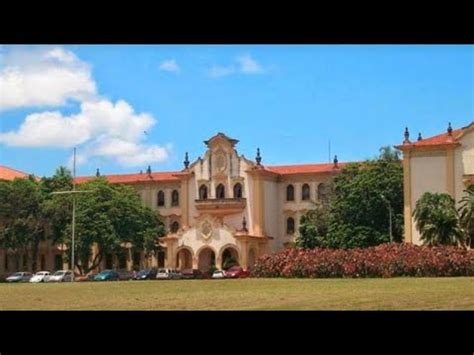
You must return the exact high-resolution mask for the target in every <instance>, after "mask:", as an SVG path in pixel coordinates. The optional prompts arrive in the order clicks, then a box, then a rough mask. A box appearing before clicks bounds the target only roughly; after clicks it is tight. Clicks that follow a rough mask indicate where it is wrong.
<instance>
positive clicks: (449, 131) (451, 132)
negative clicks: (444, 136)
mask: <svg viewBox="0 0 474 355" xmlns="http://www.w3.org/2000/svg"><path fill="white" fill-rule="evenodd" d="M448 135H449V136H452V135H453V127H451V122H449V125H448Z"/></svg>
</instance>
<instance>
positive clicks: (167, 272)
mask: <svg viewBox="0 0 474 355" xmlns="http://www.w3.org/2000/svg"><path fill="white" fill-rule="evenodd" d="M156 278H157V279H160V280H172V279H180V278H181V273H180V272H179V271H178V270H176V269H158V273H157V274H156Z"/></svg>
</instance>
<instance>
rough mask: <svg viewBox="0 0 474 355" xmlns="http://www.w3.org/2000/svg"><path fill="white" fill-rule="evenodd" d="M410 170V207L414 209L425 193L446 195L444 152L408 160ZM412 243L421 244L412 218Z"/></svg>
mask: <svg viewBox="0 0 474 355" xmlns="http://www.w3.org/2000/svg"><path fill="white" fill-rule="evenodd" d="M410 169H411V187H412V191H411V206H412V212H413V211H414V209H415V206H416V201H418V199H419V198H420V197H421V196H422V195H423V194H424V193H425V192H433V193H436V192H439V193H447V190H446V154H445V153H444V152H436V153H431V152H430V153H426V154H425V155H423V156H421V155H419V156H413V157H412V158H411V159H410ZM412 241H413V243H414V244H421V242H420V234H419V233H418V230H417V228H416V225H415V221H414V219H413V218H412Z"/></svg>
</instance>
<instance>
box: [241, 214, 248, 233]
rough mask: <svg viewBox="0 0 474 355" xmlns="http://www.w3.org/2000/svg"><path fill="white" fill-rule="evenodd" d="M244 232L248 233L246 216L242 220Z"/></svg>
mask: <svg viewBox="0 0 474 355" xmlns="http://www.w3.org/2000/svg"><path fill="white" fill-rule="evenodd" d="M242 230H243V231H244V232H247V221H246V219H245V216H244V217H243V218H242Z"/></svg>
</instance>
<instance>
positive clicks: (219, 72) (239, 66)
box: [208, 54, 265, 78]
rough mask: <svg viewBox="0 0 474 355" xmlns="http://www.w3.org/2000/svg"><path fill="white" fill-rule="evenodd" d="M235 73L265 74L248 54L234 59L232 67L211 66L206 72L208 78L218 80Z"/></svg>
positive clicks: (260, 66)
mask: <svg viewBox="0 0 474 355" xmlns="http://www.w3.org/2000/svg"><path fill="white" fill-rule="evenodd" d="M237 73H240V74H245V75H253V74H262V73H265V69H264V68H263V67H262V65H261V64H260V63H258V62H257V61H256V60H255V59H253V58H252V57H251V56H250V54H244V55H241V56H239V57H237V58H235V64H233V65H229V66H219V65H213V66H212V67H211V68H210V69H209V71H208V74H209V76H210V77H212V78H220V77H223V76H228V75H232V74H237Z"/></svg>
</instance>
